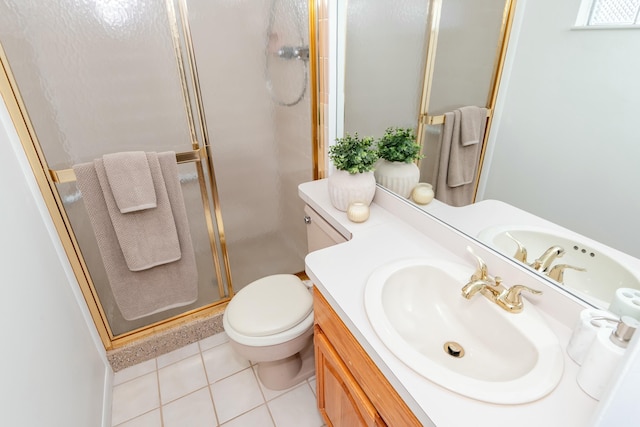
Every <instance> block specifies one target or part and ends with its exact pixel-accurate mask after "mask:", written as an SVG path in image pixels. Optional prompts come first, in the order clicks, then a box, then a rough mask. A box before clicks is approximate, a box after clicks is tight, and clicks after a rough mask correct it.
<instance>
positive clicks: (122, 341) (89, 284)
mask: <svg viewBox="0 0 640 427" xmlns="http://www.w3.org/2000/svg"><path fill="white" fill-rule="evenodd" d="M177 1H178V7H179V12H180V13H179V14H180V17H181V19H180V21H178V14H177V13H176V10H175V5H174V2H173V0H167V2H166V4H167V12H168V14H169V21H170V25H171V27H172V28H171V32H172V34H173V39H174V48H175V52H176V61H177V65H178V68H179V73H180V77H181V81H182V92H183V97H184V103H185V108H186V112H187V118H188V122H189V129H190V133H191V138H192V148H193V151H188V152H185V153H178V154H177V160H178V162H179V163H184V162H194V163H195V166H196V170H197V175H198V181H199V185H200V189H201V196H202V200H203V207H204V212H205V221H206V225H207V229H208V231H209V241H210V244H211V250H212V255H213V258H214V259H213V261H214V266H215V270H216V275H217V278H218V287H219V291H220V299H219V300H217V301H214V302H212V303H210V304H207V305H204V306H202V307H199V308H196V309H193V310H189V311H187V312H184V313H181V314H179V315H177V316H173V317H170V318H168V319H165V320H162V321H159V322H156V323H153V324H150V325H147V326H144V327H141V328H138V329H135V330H133V331H129V332H126V333H123V334H120V335H117V336H116V335H114V334H113V332H112V330H111V327H110V325H109V322H108V319H107V317H106V313H105V312H104V310H103V308H102V305H101V303H100V299H99V297H98V294H97V292H96V289H95V287H94V285H93V281H92V279H91V276H90V274H89V270H88V268H87V265H86V263H85V261H84V258H83V257H82V254H81V252H80V247H79V245H78V242H77V240H76V237H75V234H74V232H73V230H72V228H71V223H70V221H69V218H68V216H67V214H66V211H65V209H64V206H63V203H62V200H61V198H60V195H59V193H58V190H57V187H56V183H58V182H69V181H73V180H75V175H74V174H73V170H69V169H66V170H58V171H54V170H50V169H49V167H48V165H47V162H46V159H45V157H44V152H43V150H42V148H41V146H40V144H39V142H38V138H37V136H36V133H35V129H34V128H33V125H32V123H31V121H30V119H29V115H28V112H27V109H26V106H25V104H24V102H23V100H22V97H21V95H20V92H19V90H18V86H17V84H16V81H15V79H14V77H13V74H12V72H11V69H10V67H9V62H8V59H7V56H6V54H5V52H4V49H3V47H2V45H1V44H0V95H1V96H2V98H3V100H4V102H5V104H6V106H7V110H8V112H9V115H10V117H11V120H12V122H13V125H14V127H15V129H16V132H17V134H18V137H19V139H20V142H21V144H22V148H23V149H24V152H25V154H26V156H27V159H28V161H29V164H30V166H31V170H32V172H33V174H34V177H35V179H36V182H37V184H38V187H39V189H40V192H41V193H42V197H43V199H44V202H45V205H46V207H47V209H48V210H49V213H50V215H51V219H52V221H53V225H54V227H55V229H56V231H57V233H58V236H59V238H60V241H61V243H62V247H63V249H64V251H65V253H66V255H67V258H68V259H69V262H70V265H71V268H72V270H73V273H74V275H75V277H76V279H77V281H78V285H79V287H80V290H81V292H82V294H83V296H84V299H85V301H86V304H87V307H88V309H89V312H90V314H91V317H92V318H93V321H94V323H95V325H96V329H97V332H98V334H99V336H100V339H101V340H102V343H103V345H104V347H105V349H107V350H110V349H114V348H118V347H121V346H123V345H126V344H129V343H131V342H133V341H136V340H139V339H142V338H145V337H147V336H150V335H153V334H156V333H158V332H160V331H164V330H168V329H171V328H174V327H176V326H178V325H181V324H184V323H187V322H190V321H193V320H195V319H198V318H204V317H208V316H211V315H213V314H216V313H219V312H221V311H223V310H224V308H225V307H226V305H227V304H228V302H229V300H230V299H231V297H232V296H233V294H234V291H233V285H232V281H231V272H230V267H229V260H228V256H227V251H226V243H225V237H224V228H223V224H222V215H221V212H220V209H219V202H218V194H217V187H216V183H215V173H214V167H213V161H212V158H211V153H210V149H209V144H208V141H209V137H208V132H207V128H206V122H205V120H204V111H203V104H202V98H201V95H200V90H199V82H198V76H197V68H196V65H195V58H194V53H193V46H192V44H191V39H190V31H189V27H188V21H187V18H186V0H177ZM308 6H309V43H310V53H311V54H310V60H311V63H310V65H311V66H310V75H309V80H310V89H309V92H310V94H311V108H312V115H311V121H312V129H311V133H312V145H313V147H312V153H313V159H314V165H313V176H314V179H317V178H318V176H319V174H320V173H319V163H321V161H320V159H322V158H323V157H324V155H323V153H322V152H321V151H320V149H319V141H318V136H317V134H318V116H317V110H318V109H317V105H316V102H317V95H316V92H317V90H316V89H317V70H316V68H317V65H316V59H315V57H314V56H315V52H316V51H317V48H316V43H317V33H316V23H315V19H316V7H317V0H308ZM180 27H181V28H180ZM181 33H182V34H183V36H184V40H181V39H180V34H181ZM181 41H182V43H181ZM183 43H184V44H183ZM183 51H186V52H187V54H186V55H184V53H183ZM185 62H186V64H187V67H188V69H189V71H190V75H189V76H188V75H187V73H186V72H185ZM188 78H190V79H191V82H192V84H193V90H192V91H190V90H189V87H188ZM192 92H193V93H192ZM194 110H195V111H196V114H195V116H196V117H197V119H198V120H197V122H198V127H196V120H195V118H194V114H193V111H194ZM198 133H199V134H200V135H201V138H202V140H203V142H204V143H203V144H201V143H200V142H199V141H198ZM203 163H204V165H205V166H204V167H207V169H208V171H207V172H208V175H209V189H210V191H211V194H212V197H213V212H212V210H211V208H210V206H211V205H210V202H209V195H208V191H207V186H206V183H205V178H204V169H203ZM214 221H215V225H214ZM215 228H217V230H218V236H219V241H220V247H221V251H222V258H223V263H224V266H221V265H220V262H219V257H218V256H217V247H216V241H215V231H214V229H215ZM223 270H224V276H223V274H222V272H223ZM222 278H225V279H226V280H225V281H224V282H223V281H221V279H222ZM225 283H226V284H227V291H228V292H225V289H224V284H225ZM225 294H227V296H224V295H225Z"/></svg>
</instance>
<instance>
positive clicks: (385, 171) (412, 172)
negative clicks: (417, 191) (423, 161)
mask: <svg viewBox="0 0 640 427" xmlns="http://www.w3.org/2000/svg"><path fill="white" fill-rule="evenodd" d="M375 177H376V182H377V183H378V184H380V185H382V186H383V187H385V188H388V189H389V190H391V191H393V192H394V193H396V194H399V195H400V196H402V197H407V198H408V197H409V196H410V195H411V190H413V187H415V186H416V184H417V183H418V181H419V180H420V169H418V166H417V165H416V164H415V163H413V162H411V163H404V162H390V161H388V160H385V159H380V160H378V163H376V170H375Z"/></svg>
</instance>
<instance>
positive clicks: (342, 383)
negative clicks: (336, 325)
mask: <svg viewBox="0 0 640 427" xmlns="http://www.w3.org/2000/svg"><path fill="white" fill-rule="evenodd" d="M314 341H315V352H316V377H317V391H318V409H319V410H320V413H321V414H322V416H323V417H324V419H325V421H326V422H327V425H328V426H329V427H355V426H385V423H384V421H383V420H382V419H381V418H380V415H378V412H377V411H376V409H375V408H374V407H373V405H372V404H371V402H370V401H369V399H368V398H367V396H366V395H365V394H364V392H363V391H362V389H361V388H360V386H359V385H358V383H356V381H355V379H354V378H353V377H352V376H351V373H350V372H349V370H348V369H347V367H346V366H345V364H344V363H343V362H342V360H341V359H340V357H339V356H338V354H337V353H336V351H335V350H334V348H333V347H332V346H331V343H330V342H329V341H328V340H327V337H326V336H325V335H324V334H323V333H322V331H321V330H320V329H319V328H317V329H316V334H315V337H314Z"/></svg>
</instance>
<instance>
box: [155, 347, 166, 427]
mask: <svg viewBox="0 0 640 427" xmlns="http://www.w3.org/2000/svg"><path fill="white" fill-rule="evenodd" d="M153 361H154V363H155V365H156V384H157V385H158V410H159V411H160V425H161V426H164V411H163V410H162V394H161V393H160V370H159V369H158V358H157V357H156V358H154V359H153Z"/></svg>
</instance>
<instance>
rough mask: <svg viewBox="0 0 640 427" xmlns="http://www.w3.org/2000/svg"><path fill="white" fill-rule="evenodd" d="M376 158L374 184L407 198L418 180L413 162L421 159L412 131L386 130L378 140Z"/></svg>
mask: <svg viewBox="0 0 640 427" xmlns="http://www.w3.org/2000/svg"><path fill="white" fill-rule="evenodd" d="M378 156H379V157H380V160H379V161H378V163H377V164H376V166H375V179H376V182H377V183H378V184H380V185H382V186H383V187H386V188H388V189H389V190H391V191H393V192H395V193H397V194H399V195H401V196H402V197H409V195H410V194H411V191H412V190H413V188H414V187H415V186H416V184H417V183H418V181H419V180H420V170H419V169H418V165H416V163H415V161H416V160H418V159H420V158H422V157H423V156H422V155H421V154H420V145H419V144H418V143H417V142H416V135H415V133H414V132H413V129H410V128H398V127H390V128H387V130H386V131H385V132H384V136H382V138H380V139H379V140H378Z"/></svg>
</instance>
